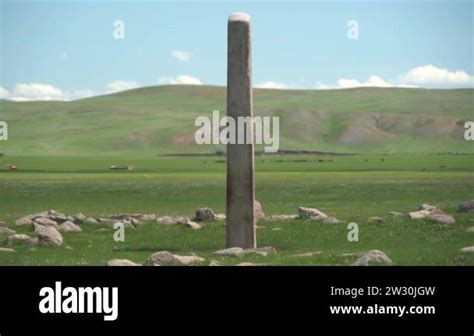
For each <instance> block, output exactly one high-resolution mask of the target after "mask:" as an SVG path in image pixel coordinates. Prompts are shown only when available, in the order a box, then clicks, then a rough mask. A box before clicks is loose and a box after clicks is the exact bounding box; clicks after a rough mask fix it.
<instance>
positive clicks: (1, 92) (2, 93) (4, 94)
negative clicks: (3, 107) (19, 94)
mask: <svg viewBox="0 0 474 336" xmlns="http://www.w3.org/2000/svg"><path fill="white" fill-rule="evenodd" d="M9 96H10V92H8V91H7V90H5V89H4V88H2V87H1V86H0V99H7V98H8V97H9Z"/></svg>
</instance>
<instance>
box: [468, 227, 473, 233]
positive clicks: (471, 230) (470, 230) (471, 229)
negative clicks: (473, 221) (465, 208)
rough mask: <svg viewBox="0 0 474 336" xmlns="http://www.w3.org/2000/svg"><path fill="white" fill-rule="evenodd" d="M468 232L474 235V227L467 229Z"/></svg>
mask: <svg viewBox="0 0 474 336" xmlns="http://www.w3.org/2000/svg"><path fill="white" fill-rule="evenodd" d="M466 232H468V233H474V226H471V227H468V228H467V229H466Z"/></svg>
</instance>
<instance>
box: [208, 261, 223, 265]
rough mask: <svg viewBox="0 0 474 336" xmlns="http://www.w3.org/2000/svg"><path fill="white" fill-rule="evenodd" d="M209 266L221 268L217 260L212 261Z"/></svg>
mask: <svg viewBox="0 0 474 336" xmlns="http://www.w3.org/2000/svg"><path fill="white" fill-rule="evenodd" d="M207 266H221V264H219V262H218V261H217V260H211V261H210V262H209V265H207Z"/></svg>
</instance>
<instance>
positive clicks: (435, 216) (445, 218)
mask: <svg viewBox="0 0 474 336" xmlns="http://www.w3.org/2000/svg"><path fill="white" fill-rule="evenodd" d="M428 219H431V220H434V221H437V222H440V223H444V224H454V223H456V220H455V219H454V218H453V217H452V216H450V215H448V214H445V213H430V215H429V216H428Z"/></svg>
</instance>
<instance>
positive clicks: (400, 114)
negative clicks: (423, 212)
mask: <svg viewBox="0 0 474 336" xmlns="http://www.w3.org/2000/svg"><path fill="white" fill-rule="evenodd" d="M225 97H226V96H225V88H224V87H212V86H193V85H187V86H186V85H184V86H180V85H171V86H157V87H147V88H139V89H135V90H130V91H126V92H120V93H116V94H112V95H105V96H98V97H93V98H88V99H83V100H76V101H71V102H47V101H46V102H22V103H20V102H8V101H1V102H0V120H2V121H7V122H8V125H9V141H6V142H3V143H1V145H0V146H1V147H0V152H4V153H5V154H6V155H23V156H31V155H33V156H51V155H59V156H70V155H86V156H87V155H88V156H90V155H95V156H101V155H114V156H127V155H128V156H146V157H152V156H155V155H157V154H164V153H186V152H190V153H204V152H207V153H214V152H216V151H217V150H222V149H224V148H223V146H220V145H208V146H198V145H196V144H195V141H194V132H195V131H196V129H197V127H195V126H194V121H195V119H196V118H197V117H198V116H203V115H204V116H209V117H211V116H212V111H213V110H219V111H220V112H221V116H223V115H224V114H225ZM254 113H255V115H258V116H278V117H280V149H286V150H319V151H332V152H347V153H391V154H393V153H432V152H435V153H446V152H450V153H474V148H473V146H472V144H470V143H469V142H467V141H464V138H463V134H464V122H465V121H466V120H471V119H472V116H473V114H474V89H455V90H428V89H403V88H357V89H347V90H263V89H256V90H254Z"/></svg>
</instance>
